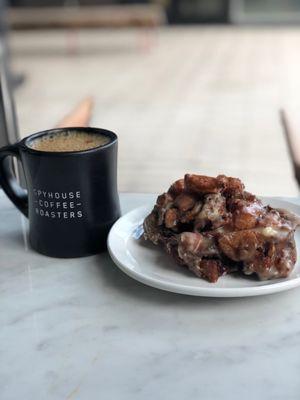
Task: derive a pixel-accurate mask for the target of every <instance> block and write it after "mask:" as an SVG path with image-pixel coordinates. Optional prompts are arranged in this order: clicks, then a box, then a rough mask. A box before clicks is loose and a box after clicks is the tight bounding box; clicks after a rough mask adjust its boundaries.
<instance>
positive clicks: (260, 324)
mask: <svg viewBox="0 0 300 400" xmlns="http://www.w3.org/2000/svg"><path fill="white" fill-rule="evenodd" d="M154 197H155V196H153V195H142V194H139V195H134V194H122V195H121V202H122V207H123V212H126V211H128V210H130V209H132V208H134V207H136V206H139V205H142V204H144V203H147V202H149V201H150V202H151V201H153V200H154ZM0 221H1V222H0V304H1V307H0V360H1V361H0V398H1V400H19V399H26V400H27V399H30V400H36V399H37V400H94V399H95V400H96V399H97V400H99V399H101V400H137V399H138V400H153V399H155V400H169V399H172V400H177V399H178V400H179V399H180V400H187V399H189V400H190V399H193V400H194V399H201V400H206V399H209V400H211V399H222V400H223V399H230V400H235V399H239V400H240V399H243V400H245V399H264V400H268V399H272V400H276V399H286V400H288V399H291V400H292V399H295V400H296V399H299V393H300V379H299V376H300V289H294V290H291V291H288V292H283V293H278V294H275V295H270V296H262V297H256V298H255V297H254V298H241V299H237V298H234V299H217V298H214V299H211V298H210V299H209V298H197V297H188V296H183V295H177V294H172V293H167V292H163V291H159V290H156V289H154V288H151V287H147V286H144V285H142V284H141V283H139V282H136V281H134V280H132V279H130V278H129V277H127V276H126V275H124V273H122V272H121V271H120V270H119V269H118V268H117V267H116V266H115V265H114V264H113V263H112V261H111V260H110V258H109V255H108V254H106V253H105V254H101V255H98V256H93V257H87V258H84V259H70V260H59V259H51V258H47V257H44V256H41V255H39V254H36V253H34V252H33V251H32V250H31V249H30V248H29V247H28V244H27V233H26V232H27V222H26V221H25V219H24V218H23V217H21V215H20V214H19V213H18V212H17V211H16V210H15V209H14V207H13V206H12V205H11V204H10V203H9V201H8V200H7V199H6V198H5V197H4V195H3V194H2V193H1V194H0Z"/></svg>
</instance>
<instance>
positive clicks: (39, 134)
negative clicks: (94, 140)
mask: <svg viewBox="0 0 300 400" xmlns="http://www.w3.org/2000/svg"><path fill="white" fill-rule="evenodd" d="M70 131H74V132H76V131H81V132H85V133H94V134H101V135H104V136H107V137H109V139H110V141H109V142H108V143H106V144H104V145H101V146H96V147H92V148H91V149H86V150H73V151H44V150H36V149H33V148H32V147H30V146H29V144H28V142H30V141H33V140H35V139H37V138H39V137H43V136H47V135H49V134H56V133H60V132H70ZM117 141H118V136H117V135H116V134H115V133H114V132H112V131H110V130H108V129H103V128H94V127H87V126H85V127H82V126H75V127H73V126H72V127H70V128H68V127H65V128H52V129H46V130H44V131H40V132H36V133H33V134H31V135H29V136H27V137H25V138H24V139H22V140H21V141H20V142H19V143H17V145H19V146H21V147H22V149H23V150H26V151H28V152H29V153H33V154H37V155H47V156H52V157H60V156H71V155H81V154H87V153H88V154H90V153H92V152H95V151H101V150H105V149H107V148H108V147H110V146H112V145H113V144H114V143H116V142H117Z"/></svg>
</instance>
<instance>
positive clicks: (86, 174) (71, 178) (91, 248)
mask: <svg viewBox="0 0 300 400" xmlns="http://www.w3.org/2000/svg"><path fill="white" fill-rule="evenodd" d="M78 130H80V131H81V132H86V133H92V134H101V135H104V136H107V137H109V139H110V142H109V143H108V144H106V145H104V146H102V147H95V148H93V149H91V150H86V151H80V152H46V151H36V150H34V149H32V148H30V147H29V145H30V142H31V141H33V140H34V139H37V138H39V137H41V136H44V135H49V134H58V133H61V132H62V133H64V132H66V131H67V132H72V131H73V132H76V131H78ZM117 140H118V138H117V136H116V135H115V134H114V133H113V132H110V131H107V130H104V129H97V128H65V129H64V128H60V129H52V130H48V131H43V132H39V133H37V134H34V135H31V136H29V137H28V138H25V139H23V140H22V141H21V142H19V143H17V144H15V145H12V146H7V147H4V148H2V149H1V150H0V183H1V185H2V188H3V189H4V191H5V192H6V194H7V195H8V197H9V198H10V200H11V201H12V202H13V203H14V204H15V206H16V207H17V208H18V209H19V210H20V211H21V212H22V213H23V214H24V215H25V216H27V217H28V218H29V240H30V244H31V246H32V248H33V249H34V250H36V251H38V252H39V253H42V254H45V255H48V256H50V257H62V258H70V257H81V256H87V255H89V254H96V253H99V252H100V251H103V250H105V249H106V238H107V234H108V232H109V230H110V228H111V226H112V224H113V223H114V222H115V221H116V219H117V218H119V216H120V205H119V197H118V191H117V150H118V147H117V146H118V141H117ZM8 156H13V157H18V158H20V159H21V162H22V165H23V168H24V172H25V178H26V186H27V191H25V190H24V189H21V188H20V187H19V186H18V184H17V182H16V181H15V178H14V177H13V175H12V173H11V169H10V168H9V167H8V165H7V164H6V163H4V162H5V161H6V159H7V157H8Z"/></svg>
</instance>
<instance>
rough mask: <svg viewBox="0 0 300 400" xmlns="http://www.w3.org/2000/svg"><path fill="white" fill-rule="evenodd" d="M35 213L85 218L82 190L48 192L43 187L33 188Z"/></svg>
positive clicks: (60, 217)
mask: <svg viewBox="0 0 300 400" xmlns="http://www.w3.org/2000/svg"><path fill="white" fill-rule="evenodd" d="M33 195H34V198H35V199H34V202H35V203H36V208H35V213H36V214H37V215H39V216H40V217H43V218H51V219H63V220H69V219H72V220H76V219H81V218H83V211H82V201H79V202H78V201H74V200H75V199H76V200H78V199H80V200H81V192H80V191H79V190H77V191H73V192H48V191H47V190H42V189H37V188H34V189H33Z"/></svg>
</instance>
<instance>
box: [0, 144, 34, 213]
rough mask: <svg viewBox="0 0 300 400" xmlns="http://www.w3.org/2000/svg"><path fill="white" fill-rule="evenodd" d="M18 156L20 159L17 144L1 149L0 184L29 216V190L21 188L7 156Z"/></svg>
mask: <svg viewBox="0 0 300 400" xmlns="http://www.w3.org/2000/svg"><path fill="white" fill-rule="evenodd" d="M9 156H11V157H16V158H17V159H18V160H20V153H19V149H18V146H17V145H11V146H6V147H3V148H2V149H0V185H1V186H2V189H3V190H4V192H5V193H6V194H7V196H8V197H9V199H10V200H11V201H12V202H13V203H14V205H15V206H16V207H17V208H18V209H19V210H20V211H21V213H22V214H24V215H25V217H28V195H27V190H25V189H23V188H21V186H20V185H19V184H18V182H17V179H16V178H15V176H14V174H13V172H12V168H11V163H9V162H8V160H7V157H9Z"/></svg>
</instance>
